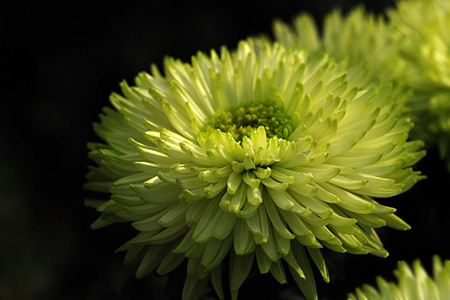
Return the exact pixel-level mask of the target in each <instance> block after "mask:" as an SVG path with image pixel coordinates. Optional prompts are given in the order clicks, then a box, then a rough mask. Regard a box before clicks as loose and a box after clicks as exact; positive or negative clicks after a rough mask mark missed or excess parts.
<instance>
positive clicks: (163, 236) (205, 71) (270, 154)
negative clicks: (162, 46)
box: [86, 39, 424, 299]
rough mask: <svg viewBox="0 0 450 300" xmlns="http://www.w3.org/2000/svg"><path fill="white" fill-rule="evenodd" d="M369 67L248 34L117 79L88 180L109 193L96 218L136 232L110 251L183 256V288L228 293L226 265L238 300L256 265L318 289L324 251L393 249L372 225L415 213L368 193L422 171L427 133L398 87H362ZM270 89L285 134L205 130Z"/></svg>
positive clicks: (159, 267)
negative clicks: (418, 166)
mask: <svg viewBox="0 0 450 300" xmlns="http://www.w3.org/2000/svg"><path fill="white" fill-rule="evenodd" d="M366 76H367V72H366V71H365V69H359V68H351V69H347V66H346V65H345V64H343V63H336V62H335V61H334V60H333V59H330V58H329V57H328V55H326V54H323V53H316V54H312V53H309V52H304V51H297V50H293V49H288V48H285V47H283V46H282V45H280V44H278V43H274V44H269V43H265V42H264V41H261V40H252V39H249V40H247V41H243V42H241V43H240V44H239V45H238V47H237V49H236V50H235V51H232V52H231V51H229V50H227V49H226V48H223V49H222V50H221V52H220V54H218V53H216V52H215V51H212V52H211V54H210V55H209V56H208V55H206V54H204V53H198V54H197V55H196V56H194V57H192V61H191V63H184V62H181V61H179V60H175V59H171V58H167V59H166V60H165V62H164V75H163V74H162V73H161V72H160V71H159V70H158V69H157V68H156V67H152V71H151V74H148V73H145V72H143V73H141V74H139V75H138V76H137V78H136V80H135V85H134V86H129V85H128V84H127V83H125V82H124V83H122V84H121V88H122V95H119V94H116V93H114V94H112V96H111V103H112V105H113V107H114V108H105V109H104V112H103V114H102V115H101V116H100V118H101V122H100V123H98V124H96V125H95V130H96V132H97V134H98V135H99V136H100V137H101V138H102V139H103V142H102V143H91V144H89V148H90V158H91V159H92V160H93V161H94V162H95V163H96V166H92V167H91V168H90V173H89V174H88V176H87V178H88V183H87V184H86V188H88V189H90V190H93V191H97V192H104V193H109V194H110V195H111V196H110V199H109V200H108V201H87V203H88V204H89V205H91V206H94V207H96V209H97V210H98V211H99V212H100V213H101V216H100V218H99V219H98V220H97V221H95V222H94V224H93V227H94V228H100V227H103V226H106V225H109V224H112V223H118V222H128V223H131V225H132V226H133V227H134V228H135V229H136V230H137V231H138V234H137V235H136V236H135V237H134V238H132V239H131V240H129V241H128V242H126V243H125V244H124V245H123V246H122V247H120V248H119V249H118V250H119V251H126V257H125V260H126V262H127V263H130V264H137V265H138V267H137V272H136V275H137V276H138V277H143V276H145V275H147V274H149V273H151V272H153V271H156V273H158V274H161V275H164V274H169V273H170V272H172V271H173V270H174V269H176V268H177V267H178V266H180V265H181V264H182V262H183V261H186V260H187V266H186V272H187V276H186V282H185V285H184V290H183V299H196V298H198V297H199V296H200V295H201V294H202V292H203V289H204V287H205V286H206V285H207V284H208V283H209V282H210V283H211V285H212V287H213V288H214V290H215V291H216V293H217V295H218V296H219V298H221V299H223V298H224V297H225V296H226V292H225V291H224V288H223V284H222V283H223V279H222V275H223V274H226V273H228V274H229V284H230V287H229V291H230V294H231V297H232V298H233V299H236V298H237V295H238V289H239V287H240V286H241V285H242V284H243V282H244V281H245V279H246V278H247V277H248V275H249V274H250V272H251V271H252V267H253V266H255V267H256V266H257V270H259V272H260V273H269V272H270V273H271V274H272V275H273V277H274V278H275V279H276V280H277V281H278V282H280V283H285V282H286V274H285V269H288V270H289V271H290V273H291V274H292V278H293V279H294V280H295V281H296V283H297V284H298V286H299V288H300V289H301V290H302V292H303V293H304V295H305V296H306V298H307V299H316V298H317V293H316V288H315V283H314V275H313V268H312V267H311V265H314V266H315V267H316V268H317V269H318V270H319V272H320V274H321V275H322V277H323V279H324V280H325V281H329V274H328V271H327V267H326V265H325V261H324V259H323V257H322V254H321V250H320V249H321V248H323V247H327V248H329V249H331V250H333V251H337V252H342V253H343V252H349V253H353V254H367V253H371V254H374V255H378V256H381V257H385V256H387V255H388V253H387V251H386V250H385V249H384V248H383V245H382V242H381V240H380V239H379V238H378V236H377V234H376V231H375V229H374V228H379V227H383V226H389V227H392V228H395V229H399V230H406V229H409V225H408V224H406V223H405V222H404V221H403V220H401V219H400V218H399V217H397V216H396V215H395V214H394V212H395V211H396V209H394V208H392V207H388V206H385V205H382V204H380V203H378V202H377V201H375V200H374V199H373V198H372V197H377V198H388V197H391V196H395V195H398V194H400V193H402V192H404V191H406V190H408V189H409V188H411V187H412V186H413V185H414V184H415V183H416V181H417V180H419V179H420V178H421V176H420V174H419V172H416V171H413V170H412V168H411V166H412V165H414V164H415V163H416V162H417V161H418V160H419V159H421V158H422V157H423V156H424V152H423V151H421V148H422V146H423V145H422V142H420V141H408V133H409V131H410V129H411V127H412V123H411V121H410V120H409V119H407V118H404V117H403V111H402V106H401V105H399V101H398V100H399V99H400V98H401V97H402V95H403V94H402V93H401V91H400V90H398V89H396V88H395V87H394V86H392V85H388V84H386V85H382V86H375V85H371V86H369V87H367V88H366V87H365V85H364V82H366V81H367V79H366ZM267 100H271V101H275V102H276V103H278V104H279V105H280V106H281V107H284V108H285V111H286V112H287V113H288V114H289V116H290V119H291V120H292V121H291V127H292V132H290V134H289V136H288V137H287V138H286V139H283V138H279V137H277V136H273V137H269V136H268V134H267V128H264V127H263V126H259V127H256V128H255V130H254V131H253V133H252V134H250V135H249V136H244V137H243V138H242V140H241V141H236V140H235V139H234V138H233V137H232V136H231V134H230V133H227V132H222V131H220V130H219V129H216V130H205V125H206V124H207V122H208V121H209V120H210V119H212V118H214V116H215V114H216V112H217V111H219V110H220V109H224V108H227V107H236V106H240V105H247V104H248V103H252V102H253V103H259V102H262V101H267ZM226 258H229V259H226ZM224 268H229V271H227V272H225V271H224V270H223V269H224Z"/></svg>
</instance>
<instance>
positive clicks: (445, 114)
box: [389, 0, 450, 170]
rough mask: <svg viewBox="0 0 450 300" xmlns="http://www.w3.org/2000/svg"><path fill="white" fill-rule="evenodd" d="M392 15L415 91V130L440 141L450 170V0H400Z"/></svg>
mask: <svg viewBox="0 0 450 300" xmlns="http://www.w3.org/2000/svg"><path fill="white" fill-rule="evenodd" d="M389 17H390V20H391V23H392V26H393V28H394V31H393V36H395V38H396V39H397V40H399V41H401V42H402V46H401V57H402V59H404V61H405V64H406V68H407V69H406V70H407V72H405V74H404V75H403V76H404V77H405V78H406V80H407V83H408V85H409V87H410V88H411V89H412V90H413V91H414V95H413V97H411V98H410V99H409V101H408V107H409V108H410V109H411V114H412V117H413V118H415V119H416V120H420V122H416V123H417V126H416V127H417V128H416V129H415V130H414V131H413V133H414V135H415V136H417V137H419V138H421V139H423V140H424V141H425V142H426V144H428V145H430V146H432V145H435V144H437V145H438V147H439V149H440V153H441V156H442V157H443V158H447V163H448V169H449V170H450V31H449V28H450V1H448V0H426V1H425V0H409V1H400V2H398V3H397V6H396V8H395V9H392V10H390V11H389Z"/></svg>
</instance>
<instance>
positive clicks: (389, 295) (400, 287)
mask: <svg viewBox="0 0 450 300" xmlns="http://www.w3.org/2000/svg"><path fill="white" fill-rule="evenodd" d="M394 274H395V276H396V277H397V280H398V283H397V284H395V283H388V282H387V281H386V280H384V279H383V278H382V277H378V278H377V285H378V290H377V289H376V288H374V287H372V286H370V285H368V284H365V285H363V286H362V287H361V288H357V289H356V291H355V292H354V293H352V294H349V296H348V300H379V299H433V300H441V299H447V298H448V296H449V295H450V260H446V261H445V262H444V263H442V262H441V259H440V258H439V256H434V257H433V277H430V276H429V275H428V274H427V272H426V271H425V269H424V268H423V267H422V265H421V263H420V261H419V260H416V261H414V262H413V264H412V270H411V268H410V266H409V265H408V264H407V263H406V262H404V261H401V262H399V263H398V268H397V270H396V271H395V272H394Z"/></svg>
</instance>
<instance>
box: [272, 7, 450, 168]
mask: <svg viewBox="0 0 450 300" xmlns="http://www.w3.org/2000/svg"><path fill="white" fill-rule="evenodd" d="M386 13H387V14H386V16H385V15H382V14H380V15H376V14H374V13H372V12H368V11H366V10H365V9H364V7H362V6H359V7H355V8H353V9H351V10H350V11H349V12H348V13H347V14H345V15H344V14H342V12H341V11H340V10H333V11H332V12H330V13H328V14H327V15H326V17H325V18H324V20H323V23H321V24H320V25H321V28H322V30H321V32H319V29H318V27H319V26H317V25H316V24H315V22H314V19H313V18H312V16H310V15H309V14H307V13H303V14H300V15H298V16H297V17H296V18H294V20H293V22H292V25H288V24H286V23H284V22H282V21H276V22H274V26H273V32H274V36H275V40H277V41H279V42H280V43H282V44H283V45H285V46H287V47H293V48H298V47H300V48H306V49H309V50H310V51H316V50H321V51H325V52H328V53H329V54H330V55H331V56H333V57H334V58H335V59H338V60H345V61H347V62H348V64H349V65H351V66H352V65H366V66H370V68H369V71H368V72H369V74H368V76H367V80H368V83H370V82H380V81H381V82H382V81H385V82H392V83H395V84H396V85H401V86H404V88H405V93H410V97H405V98H404V101H405V103H404V104H405V106H406V107H407V109H408V115H409V116H410V117H411V118H412V119H413V122H414V123H415V127H414V129H413V130H412V136H413V137H414V138H420V139H422V140H424V141H425V143H426V145H427V147H428V148H434V147H435V146H437V147H438V149H439V152H440V154H441V157H442V158H443V159H447V165H448V168H449V170H450V142H449V141H450V129H449V128H450V109H449V106H450V89H449V87H450V34H449V31H448V28H450V2H449V1H447V0H431V1H427V0H406V1H399V2H398V3H397V6H396V7H395V8H394V9H390V10H388V11H387V12H386Z"/></svg>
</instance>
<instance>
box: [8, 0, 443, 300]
mask: <svg viewBox="0 0 450 300" xmlns="http://www.w3.org/2000/svg"><path fill="white" fill-rule="evenodd" d="M58 3H64V4H58ZM357 3H363V4H365V6H366V7H367V8H368V9H369V10H371V11H376V12H379V11H382V10H383V9H384V8H385V7H388V6H392V5H393V1H388V0H386V1H375V0H374V1H363V2H357V1H350V0H348V1H344V0H341V1H333V0H319V1H307V2H306V1H287V0H278V1H273V2H270V3H264V2H260V1H254V2H253V1H248V2H244V1H240V2H230V1H210V2H208V3H205V2H204V3H197V2H191V1H186V2H182V3H178V2H173V1H167V2H164V3H159V2H154V1H147V2H130V1H122V2H114V3H109V2H107V1H105V2H103V1H97V2H94V1H92V2H91V3H87V2H86V3H83V2H75V1H69V2H55V3H54V4H52V5H50V4H46V3H41V2H39V3H31V4H29V3H25V2H16V4H8V6H6V7H2V9H1V11H2V14H3V16H2V17H1V20H2V23H3V24H2V25H1V42H0V45H1V53H2V56H1V63H2V67H1V72H2V75H3V76H2V77H3V80H2V93H1V98H0V99H1V108H0V113H1V117H0V126H1V130H0V191H1V192H0V299H25V300H27V299H169V297H171V298H170V299H177V297H178V296H179V291H180V288H181V286H182V281H183V280H184V278H183V276H173V278H172V279H169V281H168V290H169V291H168V292H167V293H166V296H167V298H163V293H164V286H165V283H166V282H167V278H165V277H163V278H157V279H153V278H146V279H143V280H137V279H135V278H134V275H133V272H134V270H133V269H129V268H127V267H125V266H123V264H122V259H123V254H114V250H115V249H116V248H117V247H119V246H120V245H121V244H122V243H123V242H124V241H126V240H127V239H128V238H129V237H131V233H130V232H129V231H130V230H129V229H128V228H127V226H120V225H119V226H112V227H109V228H105V229H101V230H98V231H92V230H90V229H89V225H90V223H91V222H92V221H94V220H95V218H96V217H97V213H96V212H95V211H93V210H91V209H89V208H86V207H85V206H84V204H83V199H84V197H85V192H84V191H83V189H82V185H83V183H84V182H85V179H84V176H85V174H86V172H87V165H88V164H90V162H89V160H88V159H87V148H86V143H87V142H88V141H98V138H97V137H96V136H95V135H94V133H93V130H92V125H91V124H92V122H96V121H98V114H99V113H100V111H101V108H102V107H103V106H106V105H109V103H108V96H109V94H110V93H111V92H112V91H119V87H118V83H119V82H120V81H121V80H123V79H125V80H127V81H128V82H129V83H132V81H133V78H134V76H135V75H136V74H137V73H138V72H140V71H147V70H149V66H150V64H152V63H155V64H156V65H158V66H161V62H162V60H163V57H164V56H166V55H169V56H173V57H177V58H180V59H182V60H184V61H189V60H190V57H191V56H192V55H193V54H195V53H196V52H197V51H199V50H201V51H209V50H210V49H217V50H218V49H219V48H220V47H221V46H222V45H227V46H228V47H230V48H234V47H235V45H236V44H237V42H238V41H239V40H241V39H244V38H246V37H248V36H250V35H256V34H260V33H263V34H267V35H270V34H271V23H272V21H273V20H274V19H275V18H280V19H282V20H284V21H287V22H290V20H291V19H292V18H293V17H294V16H295V15H296V14H297V13H299V12H301V11H306V12H309V13H311V14H313V16H314V17H315V18H316V20H319V21H320V20H321V19H322V18H323V16H324V14H326V13H327V12H329V11H330V10H331V9H332V8H333V7H341V8H342V9H343V10H344V11H347V10H348V9H350V8H351V7H353V6H355V5H356V4H357ZM417 169H420V170H421V171H423V173H425V174H426V175H427V176H428V179H427V180H425V181H422V182H419V183H418V184H417V185H416V186H415V187H414V188H413V189H412V190H411V191H409V192H407V193H405V194H403V195H400V196H397V197H394V198H391V199H388V200H385V201H383V202H382V203H384V204H387V205H391V206H394V207H396V208H398V215H399V216H400V217H402V218H403V219H405V220H406V221H407V222H408V223H410V225H412V227H413V229H412V230H410V231H408V232H398V231H395V230H393V229H382V230H379V231H378V232H379V234H380V236H381V237H382V240H383V242H384V243H385V247H386V249H387V250H388V251H389V252H390V254H391V255H390V256H389V257H388V258H386V259H381V258H377V257H374V256H355V255H341V254H335V253H332V252H330V251H326V250H324V255H325V257H326V259H327V263H328V266H329V268H330V272H331V276H332V282H331V283H329V284H325V283H322V281H321V279H320V278H319V277H317V284H318V289H319V295H320V296H321V299H345V295H346V294H347V292H350V291H353V290H354V288H355V287H357V286H359V285H361V284H362V283H364V282H368V283H374V280H375V276H376V275H382V276H384V277H385V278H387V279H390V280H393V279H394V277H393V275H392V270H393V269H394V268H395V266H396V262H397V261H398V260H401V259H403V260H406V261H408V262H411V261H412V260H413V259H415V258H421V259H422V261H423V264H424V265H425V266H426V267H427V268H429V267H430V264H431V256H432V255H433V254H440V255H441V256H442V257H444V258H449V255H448V254H450V252H449V249H450V246H449V244H448V238H449V237H450V234H449V231H448V229H449V224H450V221H449V220H448V218H447V216H448V207H449V205H448V202H449V200H450V199H449V194H448V187H447V186H446V184H448V183H449V182H450V180H449V179H450V176H449V174H448V173H447V171H446V170H445V168H444V166H443V165H442V163H441V162H440V160H439V159H438V158H437V153H436V152H435V150H430V151H429V154H428V156H427V157H426V158H424V159H423V160H422V161H421V162H420V163H419V165H418V167H417ZM182 272H184V270H181V271H180V273H182ZM256 298H258V299H302V298H301V296H300V294H299V293H298V291H297V289H296V287H295V284H293V283H290V284H288V285H284V286H280V285H278V283H276V282H275V280H274V279H272V278H271V276H270V275H265V276H261V275H260V276H254V277H252V278H249V279H248V280H247V281H246V282H245V284H244V285H243V287H242V288H241V291H240V299H256Z"/></svg>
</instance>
